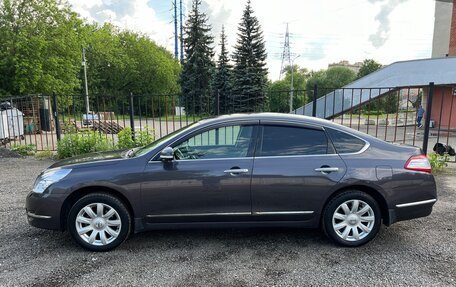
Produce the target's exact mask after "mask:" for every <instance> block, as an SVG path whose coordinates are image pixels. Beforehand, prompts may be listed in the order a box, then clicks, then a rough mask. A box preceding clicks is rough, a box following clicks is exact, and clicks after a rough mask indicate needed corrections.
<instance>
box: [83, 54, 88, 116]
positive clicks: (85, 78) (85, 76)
mask: <svg viewBox="0 0 456 287" xmlns="http://www.w3.org/2000/svg"><path fill="white" fill-rule="evenodd" d="M82 66H84V85H85V104H86V117H87V121H88V120H89V87H88V85H87V62H86V58H85V49H84V47H83V48H82Z"/></svg>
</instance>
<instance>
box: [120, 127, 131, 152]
mask: <svg viewBox="0 0 456 287" xmlns="http://www.w3.org/2000/svg"><path fill="white" fill-rule="evenodd" d="M132 136H133V134H132V132H131V128H124V129H122V130H121V131H120V132H118V133H117V140H118V141H117V147H118V148H119V149H128V148H133V147H135V146H136V144H135V141H134V140H133V138H132Z"/></svg>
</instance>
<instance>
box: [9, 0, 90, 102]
mask: <svg viewBox="0 0 456 287" xmlns="http://www.w3.org/2000/svg"><path fill="white" fill-rule="evenodd" d="M2 4H3V5H0V39H2V40H1V41H0V79H1V80H0V93H3V94H31V93H51V92H56V93H68V92H71V91H74V90H75V89H76V88H77V87H79V84H80V82H79V79H78V77H77V75H78V72H79V69H80V65H81V62H80V56H79V55H80V54H79V52H78V51H79V47H80V43H81V37H80V35H79V34H78V33H76V32H75V31H78V30H80V29H81V27H82V26H83V23H82V21H81V20H80V19H79V18H78V17H77V15H76V13H74V12H72V11H71V10H70V6H69V4H67V3H66V2H63V3H62V2H60V1H59V2H57V1H56V0H4V1H3V2H2Z"/></svg>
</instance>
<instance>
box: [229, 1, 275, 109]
mask: <svg viewBox="0 0 456 287" xmlns="http://www.w3.org/2000/svg"><path fill="white" fill-rule="evenodd" d="M234 48H235V51H234V55H233V60H234V80H233V85H234V87H233V100H234V108H235V109H236V111H237V112H251V111H261V110H262V109H263V107H264V104H265V103H266V101H267V97H266V85H267V74H268V72H267V69H266V48H265V44H264V39H263V33H262V31H261V26H260V23H259V22H258V19H257V17H255V16H254V15H253V10H252V7H251V4H250V0H248V1H247V5H246V7H245V9H244V13H243V16H242V19H241V23H240V24H239V28H238V40H237V43H236V46H235V47H234Z"/></svg>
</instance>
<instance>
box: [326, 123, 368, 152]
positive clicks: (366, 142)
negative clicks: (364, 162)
mask: <svg viewBox="0 0 456 287" xmlns="http://www.w3.org/2000/svg"><path fill="white" fill-rule="evenodd" d="M323 128H324V129H325V131H326V129H327V128H328V129H332V130H335V131H338V132H341V133H344V134H347V135H350V136H352V137H354V138H357V139H360V140H362V141H363V142H365V145H364V146H363V147H362V148H361V149H360V150H359V151H357V152H346V153H338V154H339V155H356V154H362V153H363V152H365V151H366V150H367V149H368V148H369V147H370V142H368V141H367V140H365V139H363V138H362V137H359V136H357V135H354V134H352V133H350V132H346V131H343V130H341V129H338V128H334V127H328V126H323ZM326 132H327V131H326ZM329 138H330V140H331V142H332V141H333V139H332V138H331V136H329ZM332 144H333V145H334V143H332ZM334 148H336V147H334ZM336 152H337V149H336Z"/></svg>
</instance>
